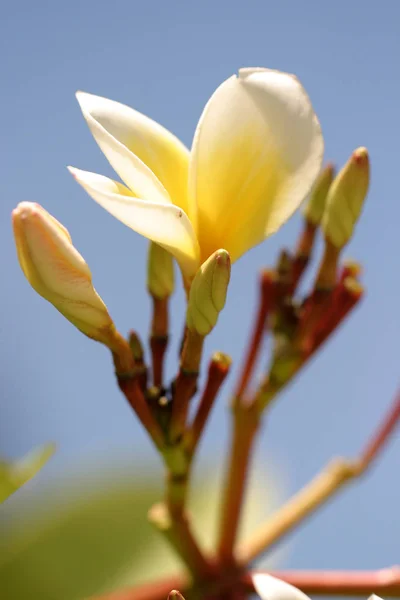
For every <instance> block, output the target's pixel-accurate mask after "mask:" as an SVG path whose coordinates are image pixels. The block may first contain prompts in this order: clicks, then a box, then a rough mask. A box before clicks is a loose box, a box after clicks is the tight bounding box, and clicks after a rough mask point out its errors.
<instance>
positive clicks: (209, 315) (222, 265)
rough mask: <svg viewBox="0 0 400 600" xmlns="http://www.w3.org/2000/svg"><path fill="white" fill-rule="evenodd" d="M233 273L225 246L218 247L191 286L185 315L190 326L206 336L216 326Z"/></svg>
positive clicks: (198, 272) (190, 328)
mask: <svg viewBox="0 0 400 600" xmlns="http://www.w3.org/2000/svg"><path fill="white" fill-rule="evenodd" d="M230 275H231V260H230V256H229V253H228V252H227V251H226V250H217V251H216V252H214V254H212V255H211V256H210V257H209V258H208V259H207V260H206V261H205V262H204V263H203V264H202V265H201V267H200V269H199V270H198V271H197V273H196V276H195V278H194V280H193V283H192V286H191V288H190V294H189V303H188V309H187V315H186V323H187V326H188V329H189V330H190V331H192V332H196V333H198V334H199V335H201V336H206V335H207V334H209V333H210V331H211V330H212V329H213V328H214V327H215V325H216V323H217V320H218V315H219V313H220V312H221V310H222V309H223V308H224V306H225V300H226V293H227V290H228V284H229V279H230Z"/></svg>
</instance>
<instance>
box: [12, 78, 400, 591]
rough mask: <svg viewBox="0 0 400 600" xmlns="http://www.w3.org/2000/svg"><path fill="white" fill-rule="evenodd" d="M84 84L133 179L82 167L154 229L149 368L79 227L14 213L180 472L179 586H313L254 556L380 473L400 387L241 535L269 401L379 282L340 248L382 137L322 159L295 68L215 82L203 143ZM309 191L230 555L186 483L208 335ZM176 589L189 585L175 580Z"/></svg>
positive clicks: (238, 451) (176, 504) (175, 505)
mask: <svg viewBox="0 0 400 600" xmlns="http://www.w3.org/2000/svg"><path fill="white" fill-rule="evenodd" d="M77 97H78V101H79V104H80V107H81V110H82V113H83V116H84V118H85V120H86V122H87V124H88V126H89V129H90V131H91V133H92V134H93V137H94V138H95V140H96V142H97V143H98V145H99V146H100V148H101V150H102V151H103V153H104V154H105V156H106V157H107V159H108V160H109V162H110V164H111V165H112V167H113V168H114V170H115V171H116V173H117V174H118V175H119V177H120V178H121V180H122V181H123V183H121V182H119V181H114V180H111V179H108V178H106V177H103V176H101V175H97V174H94V173H89V172H86V171H81V170H79V169H76V168H73V167H69V170H70V172H71V173H72V175H73V176H74V178H75V179H76V180H77V182H78V183H79V184H80V185H81V186H82V187H83V188H84V189H85V190H86V192H87V193H88V194H89V196H91V197H92V198H93V199H94V200H95V201H96V202H97V203H98V204H100V205H101V206H102V207H103V208H105V209H106V210H107V211H108V212H109V213H111V214H112V215H113V216H114V217H116V218H117V219H118V220H119V221H121V222H122V223H124V224H125V225H127V226H128V227H130V228H131V229H133V230H134V231H135V232H137V233H139V234H141V235H143V236H145V237H146V238H148V239H149V241H150V245H149V253H148V262H147V267H148V268H147V290H148V292H149V295H150V297H151V300H152V304H153V312H152V322H151V327H150V339H149V346H150V352H151V370H150V369H149V367H148V364H147V363H146V357H145V350H144V348H143V345H142V342H141V340H140V338H139V335H138V334H137V332H136V331H132V332H130V334H129V336H128V339H126V338H124V337H123V336H122V335H121V334H120V333H119V332H118V330H117V328H116V326H115V324H114V322H113V320H112V319H111V317H110V315H109V313H108V310H107V308H106V306H105V304H104V302H103V301H102V299H101V298H100V296H99V295H98V293H97V292H96V290H95V289H94V287H93V283H92V277H91V272H90V269H89V267H88V265H87V264H86V262H85V261H84V259H83V258H82V256H81V255H80V254H79V252H78V251H77V250H76V248H75V247H74V246H73V244H72V241H71V237H70V235H69V233H68V231H67V230H66V229H65V227H64V226H63V225H62V224H61V223H59V222H58V221H57V220H56V219H55V218H54V217H53V216H51V215H50V214H49V213H48V212H47V211H46V210H45V209H44V208H42V207H41V206H39V205H37V204H34V203H31V202H22V203H21V204H19V205H18V206H17V208H16V209H15V210H14V211H13V226H14V236H15V242H16V247H17V254H18V259H19V263H20V265H21V268H22V270H23V272H24V274H25V276H26V278H27V280H28V281H29V283H30V284H31V286H32V287H33V288H34V289H35V290H36V292H37V293H39V294H40V295H41V296H43V297H44V298H45V299H46V300H48V301H49V302H50V303H51V304H53V305H54V306H55V308H56V309H57V310H58V311H59V312H60V313H61V314H62V315H63V316H64V317H65V318H67V319H68V320H69V321H70V322H71V323H72V324H73V325H74V326H75V327H76V328H77V329H78V330H80V331H81V332H82V333H84V334H85V335H87V336H88V337H90V338H92V339H93V340H95V341H98V342H100V343H102V344H104V345H105V346H106V347H108V348H109V349H110V350H111V352H112V356H113V361H114V366H115V372H116V377H117V381H118V385H119V387H120V389H121V391H122V392H123V394H124V396H125V398H126V400H127V401H128V402H129V404H130V406H131V407H132V409H133V410H134V411H135V413H136V415H137V417H138V418H139V420H140V422H141V423H142V425H143V426H144V428H145V429H146V431H147V432H148V434H149V435H150V437H151V439H152V441H153V442H154V445H155V447H156V448H157V450H158V451H159V453H160V455H161V457H162V459H163V461H164V464H165V467H166V470H167V475H168V476H167V479H166V491H165V498H164V501H163V502H162V503H160V504H158V505H156V506H154V507H153V508H152V509H151V511H150V513H149V519H150V521H151V522H152V523H153V524H154V526H155V527H156V528H157V529H158V530H159V531H160V532H161V533H162V534H163V535H164V536H165V537H166V538H167V540H168V541H169V543H170V544H171V545H172V546H173V548H174V549H175V551H176V552H177V553H178V554H179V555H180V557H181V559H182V561H183V562H184V564H185V566H186V569H187V571H188V573H189V574H190V576H191V579H190V580H189V582H188V581H187V580H186V579H184V580H183V584H182V585H184V586H185V587H184V588H180V589H183V590H184V591H185V595H186V592H188V593H189V594H191V593H192V592H193V590H194V591H195V592H196V593H197V594H198V593H199V590H200V591H201V590H203V589H204V590H205V591H204V597H211V596H210V594H211V591H210V590H208V587H210V589H211V590H214V589H216V590H217V592H218V593H219V592H221V594H223V596H221V597H224V598H227V597H229V598H231V597H232V598H235V600H236V599H238V600H241V599H242V598H245V597H246V594H247V593H249V591H256V592H257V593H258V594H259V596H260V597H261V598H262V599H263V600H264V599H265V600H308V597H307V596H305V594H304V593H303V592H300V591H299V590H297V589H296V588H295V587H292V586H290V585H289V584H288V583H287V582H286V583H285V582H283V581H281V580H280V579H277V578H274V577H272V576H271V575H267V574H262V573H260V574H254V573H251V571H247V570H246V569H247V567H248V566H249V565H250V564H251V563H252V561H253V560H254V559H255V558H256V557H257V556H259V554H260V553H262V552H264V551H265V550H266V549H268V548H270V547H271V546H272V545H273V544H274V543H275V542H276V541H278V540H280V539H281V538H282V537H283V536H284V535H285V534H286V533H287V532H288V531H290V530H291V529H292V528H293V527H294V526H295V525H297V524H298V523H300V522H301V521H302V520H303V519H304V518H305V516H306V515H307V514H309V513H310V512H311V511H312V510H316V508H318V507H319V506H320V505H322V503H323V502H324V501H326V500H327V499H328V498H329V497H331V496H332V495H333V494H334V493H335V492H336V491H338V490H339V489H340V488H341V487H342V486H343V484H344V483H345V482H348V481H350V480H352V479H356V478H357V477H358V476H359V475H361V474H362V473H364V472H365V470H366V469H367V468H368V467H369V465H370V463H371V461H372V460H373V458H374V457H375V456H376V454H377V453H378V451H379V450H380V448H381V447H382V445H383V443H384V441H385V440H386V439H387V437H388V436H389V434H390V433H391V431H393V429H394V427H395V425H396V424H397V422H398V420H399V419H400V399H399V398H397V399H396V401H395V404H394V406H393V408H392V409H391V412H390V414H389V416H388V417H387V419H386V420H385V422H384V424H383V425H382V427H381V428H380V429H379V430H378V432H377V433H376V436H375V437H374V438H373V439H372V442H371V443H370V444H369V445H367V448H366V450H365V451H364V452H363V453H362V454H361V456H360V459H359V460H357V461H345V460H341V461H337V462H334V463H332V464H330V465H328V467H327V468H326V469H325V470H324V471H323V472H322V473H321V474H320V476H318V477H317V478H316V480H315V481H313V482H312V483H311V484H310V486H309V488H308V489H307V490H306V492H305V493H300V494H299V496H298V497H295V498H294V499H293V500H292V501H291V503H289V505H288V506H286V505H285V506H284V507H283V508H282V509H281V511H278V513H277V514H276V515H274V516H273V518H272V519H271V520H270V521H267V523H266V524H265V526H264V527H260V528H259V530H258V531H257V532H255V534H254V536H253V537H252V538H251V539H249V540H248V541H247V542H246V543H244V544H237V533H238V526H239V521H240V514H241V507H242V503H243V497H244V491H245V483H246V473H247V467H248V463H249V460H250V457H251V451H252V446H253V442H254V439H255V436H256V433H257V432H258V430H259V425H260V423H261V420H262V417H263V415H264V413H265V411H266V410H267V408H268V407H269V405H270V404H271V401H272V400H274V399H275V398H276V397H277V395H278V394H279V392H280V391H281V390H282V389H283V388H284V386H285V385H286V384H287V383H289V382H290V381H291V380H292V379H293V377H294V376H295V375H296V374H297V373H298V372H299V371H300V370H301V368H302V367H303V366H304V365H305V364H306V363H307V362H308V361H309V359H310V358H311V357H312V356H313V355H314V353H315V352H316V351H317V350H318V349H319V348H320V347H321V345H322V344H323V343H324V342H325V341H326V340H327V339H328V337H329V336H330V335H331V333H332V332H333V331H335V329H336V328H337V327H338V325H339V324H340V323H341V322H342V321H343V319H344V318H345V317H346V316H347V315H348V314H349V312H350V311H351V310H352V308H353V307H354V306H355V305H356V304H357V303H358V301H359V300H360V298H361V297H362V295H363V288H362V286H361V283H360V281H359V276H360V266H359V265H358V264H357V263H354V262H342V260H341V253H342V250H343V248H344V247H345V246H346V244H347V243H348V241H349V240H350V239H351V237H352V235H353V232H354V228H355V225H356V223H357V221H358V218H359V216H360V214H361V210H362V207H363V203H364V200H365V198H366V195H367V192H368V186H369V176H370V173H369V170H370V167H369V157H368V152H367V150H366V148H363V147H360V148H357V149H356V150H354V152H353V153H352V154H351V156H350V158H349V159H348V161H347V163H346V164H345V165H344V166H343V168H342V169H340V171H339V172H338V174H337V175H336V174H335V169H334V167H333V166H332V165H331V164H327V165H325V166H324V167H323V165H322V163H323V152H324V143H323V137H322V133H321V128H320V125H319V122H318V119H317V117H316V115H315V112H314V110H313V108H312V105H311V102H310V99H309V97H308V95H307V93H306V92H305V90H304V89H303V87H302V85H301V84H300V82H299V81H298V79H297V78H296V77H294V76H293V75H289V74H286V73H281V72H278V71H274V70H270V69H263V68H245V69H240V71H239V73H238V75H233V76H232V77H230V78H229V79H227V80H226V81H224V82H223V83H222V84H221V85H220V86H219V87H218V88H217V90H216V91H215V92H214V94H213V95H212V96H211V98H210V100H209V101H208V103H207V104H206V106H205V108H204V111H203V113H202V115H201V117H200V120H199V122H198V125H197V128H196V130H195V133H194V138H193V144H192V147H191V149H190V150H188V149H187V148H186V147H185V146H184V145H183V144H182V143H181V142H180V141H179V140H178V139H177V138H176V137H175V136H174V135H173V134H172V133H171V132H169V131H168V130H166V129H165V128H164V127H162V126H161V125H160V124H158V123H156V122H154V121H153V120H151V119H150V118H148V117H146V116H144V115H142V114H141V113H139V112H137V111H135V110H134V109H131V108H129V107H127V106H124V105H122V104H119V103H118V102H114V101H111V100H107V99H105V98H100V97H97V96H93V95H90V94H87V93H82V92H79V93H78V94H77ZM305 200H306V203H305V206H304V209H303V229H302V231H301V233H300V237H299V239H298V242H297V245H296V246H295V248H294V250H293V251H288V250H283V251H282V252H281V254H280V256H279V258H278V261H277V264H276V265H275V267H274V268H273V269H270V270H265V271H263V272H262V273H261V278H260V301H259V309H258V312H257V315H256V319H255V324H254V329H253V333H252V336H251V337H250V342H249V346H248V351H247V354H246V355H245V357H244V360H243V369H242V372H241V374H240V377H239V381H238V384H237V387H236V388H235V391H234V394H233V397H232V409H233V410H232V415H233V433H232V441H231V451H230V462H229V466H228V470H227V475H226V482H225V488H224V495H223V498H222V511H221V520H220V521H221V522H220V535H219V541H218V545H217V548H216V549H215V556H214V555H213V556H208V555H206V554H205V553H204V552H203V550H202V549H201V548H200V547H199V545H198V543H197V539H196V537H195V535H194V534H193V531H192V528H191V523H190V518H189V515H188V513H187V494H188V486H189V482H190V476H191V467H192V463H193V459H194V456H195V453H196V450H197V445H198V442H199V440H200V438H201V435H202V433H203V431H204V428H205V425H206V422H207V420H208V417H209V415H210V412H211V409H212V406H213V403H214V401H215V399H216V397H217V395H218V392H219V390H220V388H221V386H222V384H223V382H224V380H225V378H226V376H227V374H228V372H229V369H230V366H231V360H230V358H229V356H227V355H225V354H223V353H221V352H217V353H214V354H213V356H212V357H211V359H210V361H209V367H208V373H207V379H206V384H205V387H204V389H203V390H202V391H201V393H200V394H199V398H198V401H197V404H196V407H195V408H196V409H195V411H193V416H192V414H191V413H192V411H190V410H189V407H190V403H191V402H192V401H193V400H194V398H195V396H196V393H197V391H198V375H199V370H200V367H201V363H202V353H203V344H204V339H205V337H206V336H207V335H209V334H210V333H211V331H212V330H213V328H214V327H215V326H216V324H217V321H218V316H219V314H220V312H221V311H222V310H223V308H224V305H225V301H226V296H227V293H228V286H229V281H230V277H231V265H232V264H234V263H235V261H236V260H238V259H239V258H240V257H241V256H242V255H243V254H244V253H245V252H247V251H249V250H250V249H251V248H253V247H254V246H256V245H257V244H260V243H261V242H263V241H264V240H265V239H266V238H267V237H268V236H270V235H272V234H273V233H275V232H276V231H278V229H279V228H280V227H281V226H282V225H283V224H284V223H285V222H286V221H287V220H288V219H289V217H290V216H291V215H292V214H293V213H294V212H295V211H296V210H297V209H298V208H299V207H300V205H301V204H302V203H303V201H305ZM317 235H322V237H323V248H324V249H323V255H322V258H321V260H320V261H319V266H318V270H317V273H316V276H315V278H314V280H313V283H312V285H311V290H310V291H308V292H306V293H305V294H304V295H303V296H302V297H300V294H299V291H298V284H299V281H300V279H301V277H302V275H303V273H304V271H305V269H306V267H307V266H308V265H309V262H310V256H311V253H312V251H313V248H314V241H315V239H316V236H317ZM174 260H175V261H176V262H177V263H178V265H179V268H180V270H181V273H182V281H183V286H184V289H185V292H186V299H187V305H186V314H185V315H182V320H183V321H184V331H183V337H182V342H181V346H180V359H179V365H178V368H177V371H176V374H175V376H174V378H173V379H172V380H170V381H165V377H164V355H165V352H166V349H167V345H168V339H169V301H170V296H171V294H172V293H173V291H174V287H175V279H174V265H173V262H174ZM267 333H269V334H271V335H272V338H273V343H272V345H271V347H272V352H271V357H270V362H269V365H268V368H267V369H266V373H265V377H264V378H263V380H262V381H261V383H260V385H259V386H258V387H257V388H256V389H255V391H252V393H250V392H249V389H250V387H251V386H250V383H251V378H252V376H253V374H254V368H255V364H256V359H257V357H258V354H259V351H260V348H261V342H262V339H263V337H264V336H265V335H266V334H267ZM40 464H42V463H40ZM36 466H37V468H39V466H40V465H39V466H38V465H37V464H36V463H35V468H36ZM36 470H37V469H36ZM29 473H30V474H33V471H32V470H30V471H29ZM26 478H27V477H25V479H26ZM0 483H1V481H0ZM7 489H8V488H7ZM13 489H14V488H12V490H11V491H13ZM10 493H11V492H10ZM287 579H288V580H289V579H290V576H287ZM181 581H182V579H181V580H178V583H180V582H181ZM293 581H294V583H296V578H294V579H293V578H292V582H293ZM300 581H301V578H300ZM303 583H304V582H303ZM229 585H230V586H231V587H230V588H229ZM394 585H397V582H395V584H394ZM166 586H168V589H169V590H170V589H171V587H170V586H169V582H167V583H166V584H163V585H162V584H160V585H159V586H157V585H156V590H155V591H154V590H150V591H148V590H147V588H146V590H147V591H144V590H141V591H140V592H139V591H138V592H137V593H136V592H134V594H133V595H132V598H135V597H141V598H146V599H148V600H159V599H160V600H161V598H162V597H163V598H165V596H166V594H167V593H168V592H165V589H166ZM196 586H197V587H196ZM226 586H228V588H227V587H226ZM232 586H233V587H232ZM235 586H238V588H237V590H236V592H235V593H234V592H233V591H232V590H233V588H235ZM177 587H178V586H177ZM299 587H301V586H299ZM303 588H307V586H306V585H305V584H304V585H303V586H302V589H303ZM309 588H311V589H313V586H312V584H310V585H309ZM235 589H236V588H235ZM344 589H345V588H344ZM157 590H158V591H157ZM207 590H208V591H207ZM304 591H307V589H304ZM147 592H148V593H147ZM164 592H165V594H164ZM230 592H232V595H229V593H230ZM226 593H227V594H228V595H226ZM163 594H164V596H163ZM124 597H125V596H124ZM126 597H127V598H128V596H126ZM196 597H200V596H196ZM213 597H214V595H213ZM215 597H217V596H215ZM218 597H219V596H218ZM173 598H175V599H176V600H179V599H182V596H181V595H180V593H179V592H177V591H173V592H171V593H170V600H172V599H173Z"/></svg>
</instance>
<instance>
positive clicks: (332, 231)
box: [322, 148, 369, 248]
mask: <svg viewBox="0 0 400 600" xmlns="http://www.w3.org/2000/svg"><path fill="white" fill-rule="evenodd" d="M368 186H369V157H368V151H367V149H366V148H357V150H355V151H354V152H353V154H352V155H351V157H350V158H349V160H348V161H347V163H346V165H345V166H344V167H343V169H342V170H341V171H340V173H339V174H338V176H337V177H336V179H335V180H334V182H333V183H332V185H331V187H330V189H329V193H328V198H327V202H326V210H325V212H324V216H323V219H322V229H323V231H324V234H325V237H326V238H327V239H328V240H329V241H330V242H331V243H332V244H333V245H334V246H336V248H343V246H344V245H345V244H347V242H348V241H349V240H350V238H351V236H352V234H353V229H354V226H355V224H356V222H357V220H358V218H359V216H360V213H361V209H362V206H363V203H364V200H365V197H366V195H367V192H368Z"/></svg>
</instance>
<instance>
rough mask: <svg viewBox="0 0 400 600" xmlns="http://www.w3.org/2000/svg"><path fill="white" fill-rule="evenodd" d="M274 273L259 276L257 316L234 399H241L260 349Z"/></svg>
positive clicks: (269, 304)
mask: <svg viewBox="0 0 400 600" xmlns="http://www.w3.org/2000/svg"><path fill="white" fill-rule="evenodd" d="M273 283H274V272H273V271H263V272H262V273H261V276H260V296H259V304H258V310H257V316H256V319H255V322H254V326H253V332H252V335H251V338H250V343H249V346H248V348H247V352H246V358H245V361H244V365H243V370H242V373H241V376H240V377H239V381H238V384H237V388H236V392H235V397H236V398H242V397H243V395H244V393H245V391H246V388H247V386H248V384H249V381H250V379H251V376H252V374H253V371H254V368H255V365H256V361H257V357H258V354H259V352H260V348H261V341H262V338H263V335H264V332H265V323H266V320H267V317H268V313H269V311H270V310H271V305H272V300H273V299H272V296H273V293H272V291H273Z"/></svg>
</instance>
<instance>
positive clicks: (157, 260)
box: [147, 242, 175, 300]
mask: <svg viewBox="0 0 400 600" xmlns="http://www.w3.org/2000/svg"><path fill="white" fill-rule="evenodd" d="M174 286H175V280H174V261H173V258H172V254H170V253H169V252H167V251H166V250H164V248H161V246H159V245H158V244H155V243H154V242H150V246H149V253H148V258H147V289H148V290H149V293H150V295H151V296H153V297H154V298H158V299H160V300H163V299H165V298H168V296H170V295H171V294H172V292H173V291H174Z"/></svg>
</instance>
